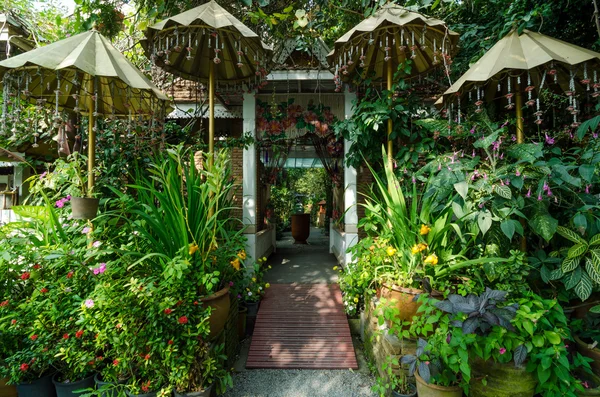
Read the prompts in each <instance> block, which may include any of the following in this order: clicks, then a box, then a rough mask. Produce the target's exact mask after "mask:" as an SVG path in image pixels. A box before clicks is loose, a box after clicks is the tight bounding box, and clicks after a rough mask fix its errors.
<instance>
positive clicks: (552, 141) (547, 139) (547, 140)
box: [545, 134, 554, 145]
mask: <svg viewBox="0 0 600 397" xmlns="http://www.w3.org/2000/svg"><path fill="white" fill-rule="evenodd" d="M545 135H546V143H547V144H548V145H554V138H551V137H549V136H548V134H545Z"/></svg>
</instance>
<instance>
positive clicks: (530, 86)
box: [525, 71, 535, 107]
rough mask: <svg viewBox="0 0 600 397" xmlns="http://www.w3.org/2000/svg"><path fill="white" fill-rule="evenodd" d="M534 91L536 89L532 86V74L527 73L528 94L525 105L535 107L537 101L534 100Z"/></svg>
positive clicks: (526, 89)
mask: <svg viewBox="0 0 600 397" xmlns="http://www.w3.org/2000/svg"><path fill="white" fill-rule="evenodd" d="M534 89H535V87H534V86H532V85H531V74H530V73H529V71H527V87H525V92H527V102H525V104H526V105H527V106H530V107H531V106H533V105H535V101H534V100H533V98H532V93H533V90H534Z"/></svg>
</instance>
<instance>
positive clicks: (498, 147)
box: [492, 141, 502, 152]
mask: <svg viewBox="0 0 600 397" xmlns="http://www.w3.org/2000/svg"><path fill="white" fill-rule="evenodd" d="M501 144H502V142H500V141H496V142H492V149H493V150H494V151H495V152H496V151H498V149H500V145H501Z"/></svg>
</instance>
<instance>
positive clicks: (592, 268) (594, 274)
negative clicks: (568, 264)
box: [585, 250, 600, 285]
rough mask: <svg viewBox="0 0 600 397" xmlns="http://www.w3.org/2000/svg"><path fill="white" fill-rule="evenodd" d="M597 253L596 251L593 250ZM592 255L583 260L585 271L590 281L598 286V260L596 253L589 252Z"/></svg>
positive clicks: (599, 269)
mask: <svg viewBox="0 0 600 397" xmlns="http://www.w3.org/2000/svg"><path fill="white" fill-rule="evenodd" d="M594 251H597V250H594ZM590 253H591V254H592V255H591V257H589V258H586V260H585V270H587V272H588V274H589V275H590V277H591V279H592V280H593V281H594V282H595V283H596V284H598V285H600V260H599V259H600V258H599V257H598V254H597V253H594V252H593V251H591V252H590Z"/></svg>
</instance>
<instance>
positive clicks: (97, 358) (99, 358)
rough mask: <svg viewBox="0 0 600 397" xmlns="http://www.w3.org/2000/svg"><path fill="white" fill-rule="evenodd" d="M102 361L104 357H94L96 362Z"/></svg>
mask: <svg viewBox="0 0 600 397" xmlns="http://www.w3.org/2000/svg"><path fill="white" fill-rule="evenodd" d="M102 360H104V357H102V356H98V357H96V361H102Z"/></svg>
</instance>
